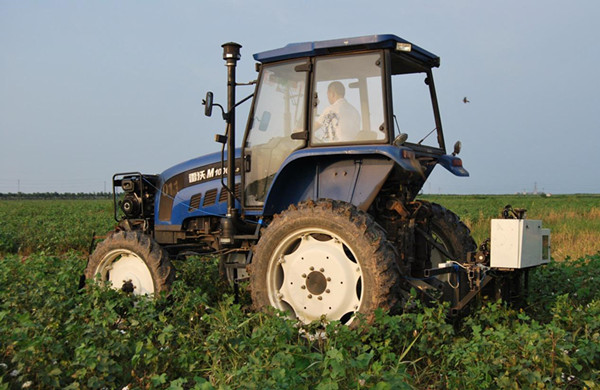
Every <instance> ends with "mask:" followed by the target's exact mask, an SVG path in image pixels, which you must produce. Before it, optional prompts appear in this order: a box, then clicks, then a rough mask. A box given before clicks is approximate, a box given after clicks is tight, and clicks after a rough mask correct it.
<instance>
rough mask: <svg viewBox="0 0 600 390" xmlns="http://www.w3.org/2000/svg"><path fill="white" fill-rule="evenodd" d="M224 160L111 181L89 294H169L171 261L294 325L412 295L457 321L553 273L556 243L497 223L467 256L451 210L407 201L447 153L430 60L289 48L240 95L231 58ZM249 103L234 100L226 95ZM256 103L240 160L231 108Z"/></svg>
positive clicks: (353, 41) (213, 157) (407, 47)
mask: <svg viewBox="0 0 600 390" xmlns="http://www.w3.org/2000/svg"><path fill="white" fill-rule="evenodd" d="M222 47H223V59H224V61H225V64H226V68H227V103H226V104H223V105H221V104H218V103H215V100H214V95H213V93H212V92H208V93H207V94H206V98H205V99H204V101H203V105H204V111H205V114H206V115H207V116H210V115H212V114H213V111H220V114H221V115H222V117H223V120H224V121H225V123H226V128H225V131H224V134H217V135H216V136H215V141H216V142H217V143H220V144H221V146H220V151H217V152H216V153H213V154H209V155H206V156H202V157H198V158H194V159H191V160H189V161H186V162H183V163H180V164H178V165H175V166H173V167H171V168H169V169H167V170H165V171H164V172H163V173H161V174H158V175H157V174H143V173H141V172H126V173H118V174H115V175H114V176H113V180H112V182H113V202H114V218H115V220H116V221H117V223H118V224H117V226H116V228H115V230H114V231H113V232H111V233H110V234H109V235H108V236H107V238H106V239H104V240H103V241H102V242H100V243H99V244H98V245H97V246H96V248H95V250H94V251H93V253H91V255H90V257H89V259H88V265H87V268H86V270H85V278H87V279H94V278H99V280H100V281H101V282H102V283H106V284H108V285H111V286H112V288H115V289H120V290H123V291H126V292H130V293H133V294H140V295H146V294H149V295H151V294H158V293H161V292H168V291H169V289H170V287H171V284H172V283H173V281H174V278H175V270H174V267H173V266H172V261H173V260H174V259H185V258H187V257H189V256H192V255H216V256H219V258H220V269H221V270H222V274H223V275H224V277H226V278H227V280H228V281H229V282H230V283H232V285H233V286H234V288H235V286H238V285H239V284H240V283H242V282H247V283H248V285H249V290H250V294H251V298H252V303H253V306H254V307H255V308H256V309H257V310H261V309H266V308H271V307H274V308H275V309H278V310H280V311H282V312H285V313H287V315H288V316H289V317H290V318H293V319H296V320H299V321H300V322H302V323H306V324H307V323H311V322H313V321H318V320H321V321H322V320H326V321H340V322H341V323H343V324H351V323H352V322H353V321H355V319H356V318H358V317H361V318H365V319H366V320H367V321H372V320H373V318H374V312H375V310H376V309H378V308H382V309H383V310H394V309H395V308H397V307H399V306H401V304H402V303H403V302H404V301H405V299H406V298H407V297H408V296H409V294H411V290H412V292H417V293H418V294H420V295H421V296H422V297H425V298H427V299H428V300H434V301H447V302H449V303H450V308H451V313H452V314H453V315H458V314H459V313H461V312H462V311H463V309H465V308H466V307H467V305H468V303H469V302H470V301H472V300H473V298H474V297H476V296H478V295H479V294H481V293H482V291H486V292H487V293H490V294H496V295H500V296H503V297H504V298H506V299H513V298H515V297H518V296H521V295H522V293H523V291H524V290H525V289H526V285H527V274H528V271H529V270H530V269H531V268H533V267H535V266H537V265H540V264H544V263H546V262H548V261H549V258H550V250H549V248H550V232H549V230H548V229H543V228H542V226H541V221H537V220H528V219H526V218H525V212H524V210H519V209H512V208H510V207H507V209H506V210H505V211H504V218H502V219H498V220H493V221H492V239H491V240H486V241H485V242H484V243H482V245H481V246H479V247H478V246H477V245H476V243H475V241H474V240H473V238H472V237H471V233H470V230H469V228H468V227H467V226H466V225H465V224H464V223H463V222H461V220H460V219H459V217H458V216H457V215H456V214H455V213H453V212H452V211H450V210H447V209H446V208H444V207H443V206H441V205H439V204H435V203H431V202H428V201H425V200H420V199H418V198H417V196H418V194H419V193H420V191H421V190H422V188H423V185H424V183H425V181H426V180H427V178H428V177H429V176H430V175H431V173H432V171H433V169H434V168H435V167H436V166H438V165H440V166H442V167H443V168H445V169H446V170H448V171H449V172H450V173H452V174H454V175H456V176H461V177H465V176H468V175H469V174H468V172H467V170H466V169H465V168H464V167H463V163H462V160H461V159H460V158H459V157H458V156H457V155H458V154H459V152H460V149H461V144H460V142H457V143H456V144H455V146H454V149H453V151H452V153H448V152H447V150H446V144H445V140H444V133H443V131H442V122H441V116H440V110H439V107H438V101H437V96H436V89H435V84H434V79H433V72H432V70H433V68H436V67H439V65H440V58H439V57H438V56H436V55H434V54H432V53H430V52H428V51H426V50H424V49H422V48H420V47H418V46H416V45H414V44H412V43H410V42H408V41H406V40H404V39H402V38H399V37H398V36H395V35H370V36H362V37H354V38H344V39H335V40H327V41H316V42H302V43H293V44H289V45H287V46H284V47H282V48H279V49H275V50H270V51H264V52H260V53H257V54H255V55H254V59H255V60H256V70H257V72H258V77H257V80H255V81H251V82H248V83H238V82H237V81H236V66H237V62H238V61H239V60H240V57H241V56H240V49H241V46H240V45H239V44H237V43H233V42H230V43H225V44H223V45H222ZM242 86H250V88H253V90H254V92H253V93H251V94H250V95H249V96H247V97H244V98H243V99H241V100H239V101H237V100H236V91H237V89H238V88H240V87H242ZM246 101H251V106H250V108H249V117H248V121H247V124H246V129H245V133H244V137H243V140H242V141H241V148H236V140H235V134H236V131H235V126H236V117H235V114H236V108H237V107H238V106H239V105H240V104H242V103H244V102H246Z"/></svg>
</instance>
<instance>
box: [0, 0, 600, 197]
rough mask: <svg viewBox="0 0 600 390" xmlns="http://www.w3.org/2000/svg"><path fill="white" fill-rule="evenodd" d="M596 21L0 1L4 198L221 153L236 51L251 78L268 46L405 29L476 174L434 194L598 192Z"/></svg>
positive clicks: (77, 186)
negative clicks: (207, 109) (225, 54)
mask: <svg viewBox="0 0 600 390" xmlns="http://www.w3.org/2000/svg"><path fill="white" fill-rule="evenodd" d="M598 20H600V2H598V1H591V0H578V1H572V2H564V1H554V0H548V1H543V2H542V1H522V0H521V1H515V0H508V1H474V0H473V1H467V0H455V1H447V0H428V1H423V0H415V1H397V0H396V1H370V2H364V1H353V0H347V1H307V0H304V1H302V0H300V1H281V0H279V1H275V0H273V1H271V0H268V1H254V2H250V1H231V0H222V1H218V2H216V1H214V2H208V1H190V0H179V1H141V0H138V1H127V0H118V1H113V0H106V1H7V0H0V53H1V54H0V192H16V191H17V190H18V189H20V190H21V191H22V192H38V191H42V192H45V191H57V192H88V191H103V190H104V189H105V188H106V189H107V190H110V181H111V177H112V174H113V173H116V172H126V171H142V172H145V173H160V172H162V171H164V170H166V169H167V168H168V167H170V166H172V165H174V164H176V163H178V162H181V161H184V160H188V159H190V158H193V157H196V156H199V155H203V154H207V153H210V152H213V151H217V150H218V144H216V143H214V141H213V139H214V134H215V133H222V132H223V128H224V124H223V122H222V121H221V120H219V119H218V117H217V116H216V115H215V116H213V117H212V118H206V117H204V115H203V107H202V105H201V101H202V98H203V97H204V94H205V93H206V91H208V90H212V91H214V93H215V98H216V100H217V101H221V102H223V103H224V102H225V94H226V86H225V81H226V69H225V66H224V62H223V60H222V58H221V55H222V52H221V50H222V49H221V44H222V43H224V42H228V41H235V42H238V43H240V44H241V45H242V46H243V47H242V60H241V61H240V63H239V66H238V71H237V72H238V81H249V80H252V79H254V78H255V77H256V73H255V72H254V61H253V60H252V54H253V53H256V52H260V51H264V50H269V49H274V48H277V47H281V46H284V45H285V44H287V43H290V42H301V41H311V40H324V39H333V38H342V37H351V36H360V35H368V34H396V35H398V36H401V37H403V38H405V39H407V40H409V41H411V42H413V43H415V44H417V45H419V46H421V47H423V48H425V49H427V50H429V51H431V52H433V53H435V54H437V55H439V56H440V57H441V67H440V68H439V69H436V71H435V81H436V87H437V90H438V98H439V102H440V106H441V114H442V121H443V123H444V131H445V137H446V143H447V146H448V147H449V148H451V146H452V144H453V143H454V141H455V140H459V139H460V140H461V141H462V143H463V151H462V153H461V157H462V158H463V161H464V165H465V167H466V168H467V169H468V170H469V171H470V173H471V177H469V178H458V177H454V176H452V175H451V174H450V173H448V172H446V171H445V170H443V169H442V168H436V171H435V172H434V174H433V175H432V177H431V180H430V181H429V182H428V183H427V184H426V185H425V187H424V191H425V192H426V193H440V192H441V193H458V194H462V193H467V194H470V193H481V194H487V193H515V192H517V191H523V190H527V191H532V190H533V189H534V186H535V185H537V189H538V190H544V191H546V192H550V193H598V192H600V173H598V171H599V167H600V153H599V152H598V149H599V147H600V119H599V118H600V116H599V114H598V107H600V96H599V92H598V91H599V90H600V75H599V72H598V71H597V68H598V62H599V60H600V45H598V43H597V39H598V37H599V36H600V28H599V23H598ZM250 92H251V90H250V89H247V90H241V91H239V92H238V96H239V97H243V96H245V95H246V93H250ZM465 96H467V97H468V98H469V100H470V103H469V104H464V103H463V102H462V99H463V97H465ZM242 112H243V110H242ZM244 124H245V117H244V115H243V114H242V113H240V114H238V116H237V125H238V129H240V131H241V129H243V128H244ZM238 139H240V137H238Z"/></svg>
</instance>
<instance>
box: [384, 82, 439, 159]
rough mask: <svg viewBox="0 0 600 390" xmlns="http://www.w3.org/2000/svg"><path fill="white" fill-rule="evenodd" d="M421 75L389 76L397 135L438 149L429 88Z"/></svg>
mask: <svg viewBox="0 0 600 390" xmlns="http://www.w3.org/2000/svg"><path fill="white" fill-rule="evenodd" d="M426 77H427V75H426V74H424V73H411V74H400V75H394V76H393V77H392V96H393V97H394V100H393V101H394V104H393V110H394V111H393V112H394V122H395V123H394V127H395V134H396V136H397V135H399V134H408V142H411V143H422V144H423V145H429V146H435V147H439V145H438V142H437V134H436V130H437V128H436V125H435V117H434V114H433V109H432V104H431V95H430V92H429V87H428V86H427V85H426V84H425V78H426Z"/></svg>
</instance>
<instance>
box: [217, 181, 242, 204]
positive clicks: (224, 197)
mask: <svg viewBox="0 0 600 390" xmlns="http://www.w3.org/2000/svg"><path fill="white" fill-rule="evenodd" d="M240 190H241V187H240V183H238V184H236V185H235V197H236V198H238V199H239V198H240ZM221 202H227V190H226V189H225V188H223V189H222V190H221V194H219V203H221Z"/></svg>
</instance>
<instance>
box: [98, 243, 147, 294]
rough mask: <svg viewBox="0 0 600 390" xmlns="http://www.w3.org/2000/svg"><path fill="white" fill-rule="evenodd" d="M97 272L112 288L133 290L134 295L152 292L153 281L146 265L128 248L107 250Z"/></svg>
mask: <svg viewBox="0 0 600 390" xmlns="http://www.w3.org/2000/svg"><path fill="white" fill-rule="evenodd" d="M99 273H100V274H101V275H102V279H103V280H105V281H110V282H111V284H112V287H113V288H114V289H118V290H123V291H128V292H133V293H134V294H135V295H146V294H153V293H154V283H153V281H152V275H151V274H150V270H148V266H147V265H146V263H144V261H143V260H142V259H141V258H140V257H139V256H137V255H136V254H135V253H133V252H131V251H129V250H126V249H119V250H114V251H111V252H109V253H108V254H107V255H106V256H105V257H104V259H103V261H102V263H101V265H100V267H99Z"/></svg>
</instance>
